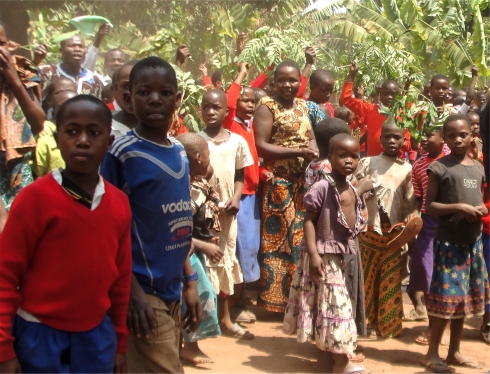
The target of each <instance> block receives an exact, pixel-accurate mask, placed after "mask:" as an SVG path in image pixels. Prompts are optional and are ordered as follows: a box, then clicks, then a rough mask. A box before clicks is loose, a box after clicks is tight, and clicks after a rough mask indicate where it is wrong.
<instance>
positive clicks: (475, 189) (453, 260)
mask: <svg viewBox="0 0 490 374" xmlns="http://www.w3.org/2000/svg"><path fill="white" fill-rule="evenodd" d="M442 133H443V135H444V141H445V142H446V144H447V145H448V147H449V149H450V150H451V154H449V155H447V156H445V157H442V158H440V159H439V160H436V161H434V162H433V163H431V164H430V166H429V168H428V174H429V184H428V186H427V199H426V212H427V214H431V215H434V216H438V217H439V221H438V226H437V230H436V234H435V238H434V271H433V273H432V282H431V286H430V290H429V294H428V297H427V313H428V314H429V315H430V316H431V317H432V318H431V322H432V334H431V337H430V342H429V350H428V352H427V354H426V355H425V357H424V359H423V360H422V365H424V366H425V367H426V368H427V369H428V370H430V371H432V372H435V373H447V372H448V371H449V368H448V366H447V365H454V366H461V367H465V368H473V369H481V365H480V364H479V363H478V362H475V361H474V360H472V359H470V358H466V357H464V356H463V355H461V353H460V343H461V334H462V332H463V326H464V319H465V317H470V316H473V315H483V313H484V307H485V304H488V302H489V299H490V290H489V285H488V274H487V270H486V267H485V261H484V260H483V254H482V241H481V232H482V222H481V219H482V217H483V216H484V215H486V214H487V213H488V209H487V208H486V207H485V205H484V204H483V194H482V191H483V183H484V182H485V174H484V170H483V167H482V166H481V164H480V163H479V162H477V161H475V160H472V159H471V158H469V157H468V154H467V152H468V148H469V147H470V143H471V140H472V137H471V125H470V122H469V120H468V117H466V116H465V115H462V114H455V115H451V116H449V117H448V118H447V120H446V121H445V123H444V126H443V128H442ZM449 320H451V326H450V329H451V338H450V342H449V350H448V354H447V357H446V362H444V361H442V360H441V358H440V357H439V345H440V343H441V338H442V334H443V332H444V329H445V327H446V326H447V324H448V322H449Z"/></svg>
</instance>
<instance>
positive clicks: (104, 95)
mask: <svg viewBox="0 0 490 374" xmlns="http://www.w3.org/2000/svg"><path fill="white" fill-rule="evenodd" d="M100 98H101V99H107V100H114V92H113V91H112V84H111V83H109V84H106V85H105V86H104V87H102V91H100Z"/></svg>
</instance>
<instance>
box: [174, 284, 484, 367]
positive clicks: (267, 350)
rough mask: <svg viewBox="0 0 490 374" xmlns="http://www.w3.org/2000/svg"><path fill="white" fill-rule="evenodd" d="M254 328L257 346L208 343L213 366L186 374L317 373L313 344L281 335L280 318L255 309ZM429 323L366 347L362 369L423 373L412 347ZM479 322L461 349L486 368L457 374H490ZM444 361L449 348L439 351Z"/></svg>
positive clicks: (223, 340) (418, 351)
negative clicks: (299, 341) (255, 319)
mask: <svg viewBox="0 0 490 374" xmlns="http://www.w3.org/2000/svg"><path fill="white" fill-rule="evenodd" d="M404 303H405V304H404V308H405V312H406V313H408V312H409V311H410V310H411V304H410V302H409V300H408V297H407V296H406V294H404ZM250 309H251V310H252V311H254V312H256V314H257V322H256V323H255V324H251V325H246V326H247V328H248V330H249V331H250V332H251V333H253V334H255V340H252V341H243V340H235V339H232V338H228V337H222V336H220V337H218V338H216V339H207V340H204V341H202V342H200V343H199V345H200V347H201V349H202V350H203V351H204V352H205V353H206V354H208V355H209V356H210V357H212V358H213V359H214V360H215V363H214V364H206V365H201V366H199V367H193V366H184V370H185V372H186V373H201V374H204V373H206V372H209V373H257V372H262V373H264V372H265V373H315V368H314V366H315V365H314V364H315V361H316V357H317V351H318V350H317V348H316V347H315V346H314V345H313V344H299V343H297V342H296V338H295V337H291V336H286V335H284V334H283V333H282V332H281V323H282V316H280V315H274V314H269V313H266V312H264V311H262V310H260V309H257V308H256V307H254V306H251V307H250ZM426 324H427V323H426V322H410V323H409V322H407V323H404V326H403V327H404V329H403V333H402V335H401V336H400V337H398V338H395V339H379V340H376V341H362V342H360V344H361V345H362V346H364V355H365V356H366V359H365V360H364V362H363V363H362V364H361V365H363V366H365V367H366V368H367V369H369V370H370V371H371V372H372V373H423V372H426V370H425V368H424V367H422V366H421V365H420V361H421V360H422V357H423V356H424V354H425V353H426V351H427V347H426V346H421V345H418V344H415V343H414V339H415V338H416V337H417V336H418V335H419V334H420V333H421V332H422V331H425V328H426ZM480 324H481V319H480V318H472V319H469V320H467V321H466V325H465V329H464V332H463V340H462V343H461V351H462V353H463V354H464V355H465V356H467V357H470V358H473V359H474V360H477V361H478V362H480V363H481V364H482V365H483V369H482V370H474V369H464V368H457V369H456V372H457V373H475V374H476V373H487V372H489V371H490V346H488V345H486V344H484V343H483V342H482V341H481V340H480V334H479V331H478V326H480ZM440 354H441V356H442V357H443V358H445V355H446V354H447V347H441V350H440Z"/></svg>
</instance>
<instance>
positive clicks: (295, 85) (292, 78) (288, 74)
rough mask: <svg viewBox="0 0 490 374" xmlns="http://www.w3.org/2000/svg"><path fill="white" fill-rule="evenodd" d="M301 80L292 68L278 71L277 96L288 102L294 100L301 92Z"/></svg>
mask: <svg viewBox="0 0 490 374" xmlns="http://www.w3.org/2000/svg"><path fill="white" fill-rule="evenodd" d="M300 79H301V77H300V75H299V73H298V71H297V70H296V69H295V68H293V67H291V66H283V67H281V68H280V69H279V70H276V76H275V77H274V83H275V87H276V93H277V95H279V96H280V97H281V99H283V100H286V101H292V100H294V98H295V97H296V94H297V93H298V90H299V86H300V83H301V82H300Z"/></svg>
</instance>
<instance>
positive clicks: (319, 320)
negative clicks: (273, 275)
mask: <svg viewBox="0 0 490 374" xmlns="http://www.w3.org/2000/svg"><path fill="white" fill-rule="evenodd" d="M321 257H322V260H323V263H324V264H325V274H324V276H323V279H321V280H320V282H318V283H317V281H316V280H315V279H314V278H313V277H312V276H311V275H310V274H309V262H310V259H309V256H308V253H306V252H301V257H300V260H299V263H298V268H297V270H296V272H295V274H294V277H293V281H292V284H291V291H290V293H289V301H288V304H287V307H286V312H285V315H284V322H283V332H284V333H285V334H289V335H292V334H294V333H295V332H296V334H297V339H298V342H300V343H304V342H308V341H313V340H314V341H315V343H316V346H317V347H318V348H319V349H321V350H323V351H329V352H332V353H336V354H352V352H353V351H354V349H355V348H356V346H357V343H356V336H357V331H356V325H355V322H354V319H353V318H352V303H351V299H350V296H349V292H348V291H347V288H346V287H345V277H344V271H345V264H344V260H343V258H342V256H338V255H334V254H324V255H322V256H321Z"/></svg>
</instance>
